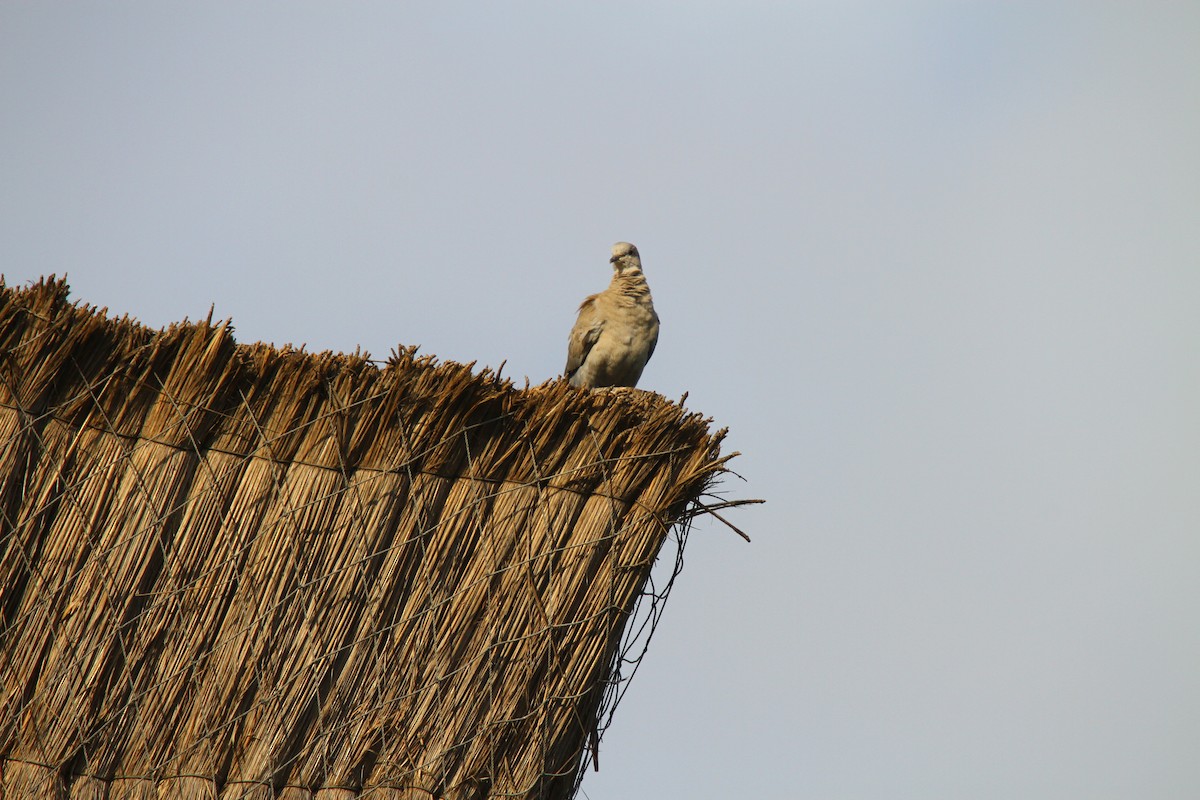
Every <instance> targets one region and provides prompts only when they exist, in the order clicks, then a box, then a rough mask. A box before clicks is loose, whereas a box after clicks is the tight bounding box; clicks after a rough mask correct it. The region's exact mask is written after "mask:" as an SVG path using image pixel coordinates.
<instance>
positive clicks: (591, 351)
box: [566, 242, 658, 389]
mask: <svg viewBox="0 0 1200 800" xmlns="http://www.w3.org/2000/svg"><path fill="white" fill-rule="evenodd" d="M609 262H610V263H611V264H612V267H613V276H612V282H611V283H609V285H608V288H607V289H605V290H604V291H603V292H600V293H598V294H594V295H591V296H590V297H588V298H587V299H586V300H584V301H583V302H582V303H581V304H580V305H579V317H578V319H577V320H576V321H575V327H574V328H572V329H571V336H570V338H569V340H568V344H567V368H566V377H567V379H568V380H569V381H570V384H571V385H572V386H577V387H581V388H587V389H594V388H599V387H602V386H630V387H632V386H637V382H638V379H639V378H641V377H642V370H643V369H645V367H646V362H647V361H649V360H650V356H652V355H654V346H655V345H656V344H658V314H657V313H655V311H654V301H653V300H652V299H651V297H650V287H649V285H647V283H646V276H645V275H644V274H643V273H642V258H641V256H640V255H639V254H638V249H637V248H636V247H634V246H633V245H632V244H630V243H629V242H617V243H616V244H614V245H613V246H612V258H610V259H609Z"/></svg>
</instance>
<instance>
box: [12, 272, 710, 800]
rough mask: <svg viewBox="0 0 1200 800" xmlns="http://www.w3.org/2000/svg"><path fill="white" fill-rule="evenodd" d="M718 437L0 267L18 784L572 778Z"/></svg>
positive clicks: (653, 401) (589, 397)
mask: <svg viewBox="0 0 1200 800" xmlns="http://www.w3.org/2000/svg"><path fill="white" fill-rule="evenodd" d="M721 438H722V432H717V433H715V434H714V433H710V432H709V427H708V420H706V419H703V418H702V417H700V416H699V415H697V414H694V413H688V412H686V411H685V410H683V409H682V408H681V407H680V405H677V404H674V403H670V402H667V401H666V400H664V399H663V398H661V397H658V396H657V395H651V394H649V393H642V392H624V393H606V392H592V393H588V392H583V391H579V390H575V389H571V388H569V387H567V386H566V385H565V384H564V383H563V382H558V381H556V382H552V383H549V384H545V385H542V386H537V387H534V388H526V389H523V390H518V389H516V388H514V387H513V386H512V385H511V384H510V383H509V382H507V381H504V380H501V379H500V378H498V377H497V376H496V375H494V374H492V373H490V372H487V371H484V372H483V373H482V374H476V373H474V372H473V371H472V369H471V367H470V365H461V364H453V363H444V364H438V363H435V362H434V361H433V360H432V359H428V358H417V357H416V356H415V353H414V352H412V351H408V350H402V351H401V352H399V353H397V354H395V355H394V357H393V359H392V360H391V361H390V362H389V363H388V364H387V365H386V366H383V367H382V368H381V367H380V366H378V365H376V364H375V363H372V362H371V361H369V360H368V359H367V358H365V357H361V356H357V355H356V356H347V355H334V354H328V353H326V354H309V353H305V352H302V351H297V350H294V349H289V348H285V349H276V348H273V347H269V346H266V345H261V344H256V345H240V344H237V343H236V342H235V341H234V338H233V335H232V332H231V330H230V327H229V326H228V325H227V324H217V325H213V324H212V323H211V321H208V322H204V323H199V324H188V323H183V324H178V325H173V326H171V327H170V328H169V329H166V330H164V331H158V332H155V331H150V330H148V329H146V328H144V327H142V326H140V325H138V324H137V323H135V322H132V321H130V320H128V319H123V320H113V319H109V318H107V317H106V315H105V314H104V313H103V312H102V311H100V312H98V311H96V310H95V309H91V308H85V307H80V306H77V305H72V304H71V303H70V302H69V301H68V299H67V286H66V284H65V283H63V282H61V281H55V280H54V279H53V278H51V279H49V280H45V281H43V282H41V283H39V284H37V285H35V286H31V287H29V288H27V289H24V290H15V289H12V288H9V287H5V286H4V285H3V283H2V281H0V448H2V450H0V526H2V536H0V592H2V594H0V683H2V685H3V688H4V692H3V696H2V697H0V704H2V705H0V789H2V790H3V791H2V794H3V795H4V797H7V798H15V797H27V796H28V797H72V798H102V797H108V798H113V800H121V799H123V798H150V797H156V796H160V797H180V798H214V797H220V798H233V797H251V798H268V797H288V798H305V797H313V796H315V797H317V798H329V799H330V800H332V799H333V798H338V800H342V799H344V798H352V797H356V796H360V795H361V796H363V797H366V796H370V797H373V798H406V799H409V798H411V799H412V800H418V799H420V800H428V799H429V798H442V797H445V798H484V797H501V796H503V797H527V798H567V797H571V796H572V795H573V794H574V792H575V790H576V788H577V786H578V780H579V778H580V775H581V770H582V769H583V768H584V766H585V759H584V755H585V753H588V752H589V751H590V749H591V748H592V747H594V745H595V740H596V738H597V736H598V733H599V732H600V730H601V729H602V727H603V725H604V724H605V723H606V722H607V719H608V717H607V716H606V714H610V713H611V706H612V703H613V702H614V700H615V699H616V695H617V693H618V691H619V690H620V688H621V686H622V683H621V682H622V680H624V679H625V678H626V677H627V675H628V670H629V666H630V664H628V663H626V664H624V667H625V671H624V672H622V671H621V667H622V653H623V651H624V652H625V655H626V658H627V659H628V658H634V657H636V656H638V655H639V653H638V652H637V650H639V649H640V646H641V645H640V643H639V642H640V640H638V639H637V637H636V636H635V635H634V633H636V631H631V630H630V629H629V627H627V622H629V621H631V620H633V621H635V622H636V623H637V625H640V626H643V627H644V625H645V616H646V614H645V611H646V606H647V604H654V603H657V601H658V599H659V596H658V594H657V593H656V592H655V591H650V590H648V589H647V582H648V578H649V576H650V569H651V566H652V565H653V563H654V562H655V559H656V558H657V557H658V555H659V551H660V548H662V547H663V545H664V543H665V542H667V541H668V540H669V537H671V534H672V533H673V532H674V534H675V536H674V537H671V540H672V541H675V542H677V543H678V544H679V546H682V542H683V537H684V536H685V535H686V531H687V522H688V520H689V519H690V518H691V516H693V515H694V514H696V513H697V509H698V507H697V506H696V505H695V501H697V500H698V498H700V497H701V496H702V495H703V494H704V493H705V492H706V491H707V490H709V488H710V487H711V485H712V484H713V481H714V480H715V479H716V478H717V476H718V475H720V474H721V473H722V472H723V467H722V465H723V463H724V461H725V459H723V458H721V457H720V455H719V452H718V450H719V443H720V441H721ZM639 608H640V609H641V613H639ZM653 613H656V611H653V610H652V614H653ZM639 630H640V628H639ZM631 645H632V646H633V650H634V652H632V653H630V652H629V650H630V648H631Z"/></svg>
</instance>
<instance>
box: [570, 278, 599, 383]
mask: <svg viewBox="0 0 1200 800" xmlns="http://www.w3.org/2000/svg"><path fill="white" fill-rule="evenodd" d="M599 296H600V295H598V294H594V295H592V296H591V297H589V298H587V299H586V300H584V301H583V302H582V303H580V304H579V318H578V319H577V320H575V327H574V328H571V337H570V339H569V340H568V341H567V369H566V375H567V377H568V378H570V377H571V376H572V375H574V374H575V372H576V371H577V370H578V369H579V368H580V367H582V366H583V362H584V361H586V360H587V357H588V353H589V352H591V349H592V346H593V345H595V344H596V341H597V340H598V339H599V338H600V332H601V331H603V330H604V318H603V316H602V315H601V314H600V309H599V308H597V306H596V298H598V297H599Z"/></svg>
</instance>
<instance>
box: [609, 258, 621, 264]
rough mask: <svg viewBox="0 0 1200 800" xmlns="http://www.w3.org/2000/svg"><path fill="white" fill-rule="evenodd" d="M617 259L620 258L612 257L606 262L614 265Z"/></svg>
mask: <svg viewBox="0 0 1200 800" xmlns="http://www.w3.org/2000/svg"><path fill="white" fill-rule="evenodd" d="M618 258H620V256H613V257H612V258H610V259H609V260H608V263H610V264H615V263H617V259H618Z"/></svg>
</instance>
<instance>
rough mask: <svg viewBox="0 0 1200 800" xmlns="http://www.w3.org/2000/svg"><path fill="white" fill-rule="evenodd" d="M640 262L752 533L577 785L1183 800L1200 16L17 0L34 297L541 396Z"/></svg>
mask: <svg viewBox="0 0 1200 800" xmlns="http://www.w3.org/2000/svg"><path fill="white" fill-rule="evenodd" d="M617 240H628V241H631V242H634V243H636V244H637V245H638V247H639V249H640V250H641V253H642V257H643V261H644V264H645V269H646V275H647V278H648V280H649V282H650V285H651V288H652V289H653V291H654V296H655V302H656V305H657V307H658V310H659V314H660V316H661V317H662V326H663V327H662V335H661V338H660V340H659V344H658V350H657V352H656V353H655V356H654V360H653V361H651V362H650V365H649V366H648V367H647V369H646V372H645V374H644V375H643V378H642V387H643V388H646V389H651V390H655V391H659V392H662V393H663V394H665V395H666V396H668V397H671V398H678V397H679V396H680V395H682V394H683V393H684V392H685V391H686V392H689V393H690V397H689V399H688V405H689V406H691V407H693V408H695V409H697V410H701V411H704V412H705V413H707V414H710V415H712V416H713V417H714V418H715V420H716V424H718V425H721V426H726V425H727V426H729V427H730V428H731V434H730V437H729V445H730V447H731V448H733V449H738V450H741V451H742V452H743V453H744V455H743V456H742V457H741V458H739V459H737V460H736V462H735V464H734V466H735V467H736V468H737V469H738V471H739V472H740V473H741V474H742V475H743V476H744V477H745V478H746V481H747V483H745V484H741V483H740V482H732V483H730V484H729V485H728V487H727V488H728V489H729V490H730V492H731V494H732V495H734V496H743V497H764V498H766V499H767V500H768V503H767V505H765V506H761V507H757V508H754V509H750V510H745V511H742V512H734V513H733V518H734V520H735V521H736V522H737V523H738V524H740V525H741V526H742V527H743V528H745V529H746V530H747V531H748V532H749V533H750V534H751V535H752V536H753V539H754V541H753V543H752V544H746V543H745V542H743V541H742V540H741V539H739V538H738V537H737V536H735V535H733V534H732V533H731V532H729V531H728V530H725V529H723V528H722V527H721V526H719V525H716V524H710V523H703V524H701V525H700V526H699V527H698V529H697V530H696V531H695V533H694V534H693V536H692V538H691V541H690V543H689V546H688V551H687V567H686V568H685V570H684V573H683V576H682V577H681V579H680V582H679V584H678V586H677V588H676V592H675V594H674V595H673V596H672V598H671V603H670V605H669V606H668V608H667V612H666V616H665V618H664V620H663V623H662V625H661V626H660V628H659V630H658V635H657V637H656V639H655V640H654V642H653V644H652V645H651V648H650V652H649V655H648V658H647V660H646V662H645V664H644V665H643V668H642V670H641V671H640V672H639V674H638V676H637V679H636V680H635V681H634V683H633V685H632V688H631V690H630V692H629V693H628V695H627V696H626V698H625V702H624V704H623V706H622V707H621V708H620V710H619V711H618V713H617V717H616V721H615V724H614V726H613V727H612V728H611V729H610V730H609V732H608V735H607V736H606V737H605V739H604V743H603V746H602V748H601V753H600V764H601V768H602V769H601V772H599V773H597V774H590V775H589V776H588V777H587V778H586V779H585V781H584V784H583V791H584V793H586V797H588V798H590V800H615V799H616V798H622V800H625V799H626V798H640V797H644V798H664V797H666V798H670V797H687V798H693V799H696V798H728V797H756V798H763V797H766V798H788V799H791V798H820V799H821V800H829V799H835V800H836V799H840V798H846V799H849V798H862V799H863V800H868V799H871V800H874V799H876V798H883V797H886V798H914V799H916V798H920V799H921V800H927V799H928V798H964V797H965V798H975V799H977V798H997V799H999V798H1022V799H1023V800H1027V799H1029V798H1034V799H1036V798H1046V800H1050V799H1051V798H1053V799H1055V800H1058V799H1059V798H1065V797H1079V798H1089V800H1099V799H1101V798H1122V799H1124V798H1130V797H1138V798H1164V799H1165V798H1183V797H1200V758H1198V757H1197V754H1198V753H1200V574H1198V573H1200V413H1198V412H1200V321H1198V318H1200V312H1198V308H1200V5H1197V4H1196V3H1194V2H1180V3H1159V2H1148V3H1118V2H1103V1H1102V0H1097V1H1096V2H1079V3H1065V4H1064V3H1056V2H1029V3H1009V2H1004V3H1000V2H996V3H970V2H914V3H901V2H871V1H869V0H863V2H819V3H804V2H794V3H782V2H745V3H715V2H692V3H682V2H637V3H622V2H615V3H592V4H579V3H550V2H545V3H537V2H517V3H504V4H498V3H486V4H485V3H456V2H430V3H424V2H412V3H394V2H375V3H372V2H358V3H325V4H316V3H311V2H294V1H289V2H276V3H260V2H240V1H239V2H236V3H234V2H214V1H213V0H207V1H206V2H158V1H157V0H156V1H155V2H150V1H149V0H147V1H146V2H115V3H91V2H87V3H76V2H67V1H66V0H60V1H58V2H33V1H32V0H28V1H22V2H16V1H15V0H0V271H3V273H4V274H5V275H6V276H7V279H8V281H9V282H10V283H17V284H20V283H24V282H26V281H29V280H32V279H34V278H36V277H37V276H39V275H41V274H48V273H51V272H55V273H59V274H62V273H64V272H65V273H68V274H69V276H70V280H71V284H72V286H73V287H74V294H75V297H76V298H78V299H81V300H86V301H88V302H91V303H95V304H98V305H102V306H107V307H108V308H109V309H110V310H111V311H112V312H113V313H116V314H124V313H129V314H131V315H133V316H136V317H138V318H140V319H141V320H142V321H144V322H146V323H147V324H149V325H152V326H155V327H158V326H161V325H164V324H167V323H169V322H171V321H174V320H178V319H182V318H183V317H185V316H188V317H191V318H196V317H203V316H205V315H206V314H207V313H208V310H209V307H210V305H215V314H216V316H217V317H218V318H224V317H232V318H233V320H234V322H235V324H236V326H237V331H238V338H239V339H240V340H241V341H247V342H248V341H255V340H266V341H273V342H276V343H278V344H283V343H287V342H293V343H296V344H299V343H302V342H303V343H307V344H308V346H309V348H310V349H314V350H323V349H332V350H353V349H354V348H355V347H356V346H359V345H361V346H362V347H364V348H365V349H367V350H369V351H370V352H371V353H373V354H374V355H376V356H379V357H383V356H386V355H387V353H388V351H389V350H390V349H391V347H392V346H394V345H395V344H397V343H405V344H420V345H422V351H423V352H426V353H432V354H435V355H437V356H439V357H442V358H445V359H453V360H458V361H478V362H479V363H480V364H481V365H491V366H496V365H498V364H499V363H500V362H502V361H507V366H506V367H505V374H507V375H510V376H513V377H515V378H517V379H519V380H520V379H522V378H523V377H524V376H526V375H527V376H529V378H530V380H531V381H533V382H535V383H537V382H541V381H543V380H545V379H548V378H551V377H553V376H555V375H557V374H558V373H559V372H560V371H561V369H562V366H563V362H564V360H565V352H566V336H567V331H568V330H569V328H570V326H571V323H572V322H573V320H574V311H575V306H576V305H577V304H578V302H579V300H580V299H581V298H582V297H583V296H585V295H587V294H589V293H591V292H594V291H598V290H599V289H601V288H603V287H604V286H605V285H606V284H607V281H608V277H609V272H610V271H609V266H608V263H607V257H608V249H609V246H610V245H611V244H612V243H613V242H615V241H617ZM581 796H583V795H581Z"/></svg>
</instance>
